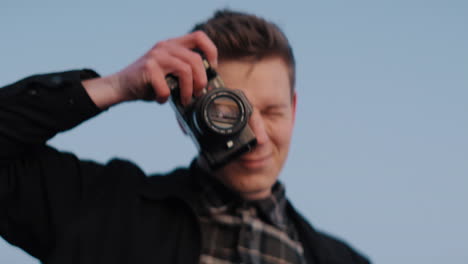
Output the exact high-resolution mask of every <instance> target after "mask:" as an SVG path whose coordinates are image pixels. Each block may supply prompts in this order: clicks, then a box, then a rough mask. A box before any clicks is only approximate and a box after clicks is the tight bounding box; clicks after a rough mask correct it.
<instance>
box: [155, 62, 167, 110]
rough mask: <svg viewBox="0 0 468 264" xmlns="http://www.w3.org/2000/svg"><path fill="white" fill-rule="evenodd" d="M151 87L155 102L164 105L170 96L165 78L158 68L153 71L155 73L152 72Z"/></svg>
mask: <svg viewBox="0 0 468 264" xmlns="http://www.w3.org/2000/svg"><path fill="white" fill-rule="evenodd" d="M157 67H158V68H159V66H157ZM151 86H152V88H153V91H154V95H155V96H154V100H156V101H157V102H158V103H160V104H162V103H165V102H166V101H167V99H168V98H169V96H170V95H171V91H170V89H169V87H168V85H167V83H166V79H165V76H164V74H163V73H162V70H161V69H160V68H159V69H155V71H153V72H152V74H151Z"/></svg>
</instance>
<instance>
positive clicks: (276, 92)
mask: <svg viewBox="0 0 468 264" xmlns="http://www.w3.org/2000/svg"><path fill="white" fill-rule="evenodd" d="M217 71H218V73H219V74H220V76H221V78H222V79H223V80H224V82H225V84H226V86H227V87H228V88H232V89H239V90H242V91H243V92H244V93H245V94H246V95H247V97H248V98H249V100H250V101H251V103H253V104H255V105H258V104H261V105H264V104H266V105H268V104H285V103H288V102H290V100H291V94H290V93H291V87H290V80H289V72H288V67H287V65H286V63H284V61H283V60H282V59H280V58H266V59H262V60H259V61H252V60H229V61H221V62H220V63H219V65H218V68H217Z"/></svg>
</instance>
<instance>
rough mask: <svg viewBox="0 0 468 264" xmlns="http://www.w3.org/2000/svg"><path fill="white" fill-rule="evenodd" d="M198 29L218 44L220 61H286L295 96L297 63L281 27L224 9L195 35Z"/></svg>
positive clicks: (199, 26) (203, 24)
mask: <svg viewBox="0 0 468 264" xmlns="http://www.w3.org/2000/svg"><path fill="white" fill-rule="evenodd" d="M197 30H201V31H203V32H205V33H206V34H207V35H208V37H209V38H210V39H211V40H212V41H213V42H214V44H215V45H216V47H217V48H218V57H219V60H239V59H244V58H252V59H254V60H256V61H258V60H261V59H264V58H267V57H279V58H281V59H283V60H284V62H285V63H286V65H287V66H288V69H289V80H290V85H291V96H292V95H293V91H294V85H295V74H296V69H295V68H296V63H295V60H294V55H293V51H292V48H291V46H290V44H289V41H288V39H287V38H286V35H285V34H284V33H283V32H282V31H281V29H280V28H279V27H278V26H277V25H275V24H274V23H272V22H269V21H266V20H265V19H263V18H260V17H257V16H255V15H251V14H247V13H242V12H236V11H232V10H228V9H224V10H220V11H217V12H216V13H215V14H214V16H213V17H212V18H210V19H208V20H207V21H205V22H203V23H200V24H197V25H195V27H194V28H193V29H192V32H193V31H197Z"/></svg>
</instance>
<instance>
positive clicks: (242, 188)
mask: <svg viewBox="0 0 468 264" xmlns="http://www.w3.org/2000/svg"><path fill="white" fill-rule="evenodd" d="M237 165H238V164H235V163H234V164H230V165H228V166H226V167H225V168H223V169H222V170H220V171H219V173H216V174H217V175H216V177H217V178H219V179H220V180H221V181H222V182H223V183H224V184H225V185H226V186H227V187H229V188H230V189H231V190H233V191H235V192H238V193H239V194H240V195H241V196H242V197H245V198H247V199H262V198H265V197H267V196H268V195H270V193H271V188H272V187H273V185H274V184H275V182H276V180H277V176H278V174H277V173H274V172H273V171H272V170H271V167H268V168H267V167H259V166H257V164H253V165H254V166H252V168H248V169H247V168H245V166H237Z"/></svg>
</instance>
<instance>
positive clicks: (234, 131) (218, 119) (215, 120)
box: [166, 56, 257, 170]
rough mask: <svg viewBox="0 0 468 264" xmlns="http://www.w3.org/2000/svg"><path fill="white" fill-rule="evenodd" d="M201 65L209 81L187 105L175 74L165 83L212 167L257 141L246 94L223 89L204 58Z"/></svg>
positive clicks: (202, 153) (173, 104)
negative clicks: (183, 102)
mask: <svg viewBox="0 0 468 264" xmlns="http://www.w3.org/2000/svg"><path fill="white" fill-rule="evenodd" d="M202 57H203V56H202ZM203 64H204V66H205V70H206V74H207V79H208V84H207V86H206V87H205V88H204V90H203V93H202V95H201V96H198V97H192V100H191V102H190V103H189V104H188V105H187V106H183V105H182V104H181V100H180V90H179V83H178V80H177V77H175V76H173V75H168V76H166V82H167V84H168V86H169V88H170V89H171V100H170V101H171V105H172V106H173V108H174V110H175V112H176V114H177V118H178V119H179V121H180V123H181V125H182V126H183V128H184V130H185V131H186V132H187V133H188V134H189V135H190V137H191V138H192V140H193V141H194V143H195V145H196V146H197V148H198V150H199V152H200V154H201V157H203V158H204V159H205V161H206V162H207V164H208V166H209V167H210V168H211V169H213V170H214V169H217V168H219V167H221V166H223V165H225V164H226V163H228V162H229V161H231V160H233V159H235V158H237V157H239V156H240V155H242V154H243V153H246V152H248V151H250V150H251V149H252V148H253V147H254V146H255V145H256V144H257V140H256V138H255V134H254V133H253V131H252V129H251V128H250V126H249V124H248V121H249V119H250V116H251V115H252V106H251V104H250V102H249V101H248V100H247V97H246V96H245V95H244V93H243V92H242V91H241V90H236V89H229V88H226V87H225V85H224V82H223V80H222V79H221V77H220V76H219V75H218V74H217V72H216V71H215V70H214V69H213V68H212V67H211V66H210V64H209V63H208V61H207V60H206V59H205V58H203Z"/></svg>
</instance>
